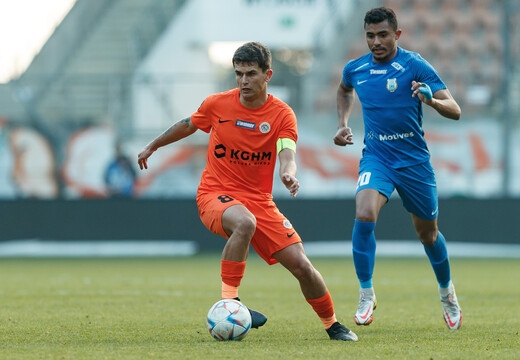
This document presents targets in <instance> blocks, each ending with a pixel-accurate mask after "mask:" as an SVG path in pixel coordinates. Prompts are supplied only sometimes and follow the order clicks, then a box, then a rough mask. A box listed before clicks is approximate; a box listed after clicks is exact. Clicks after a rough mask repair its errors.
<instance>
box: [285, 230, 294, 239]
mask: <svg viewBox="0 0 520 360" xmlns="http://www.w3.org/2000/svg"><path fill="white" fill-rule="evenodd" d="M294 234H296V231H294V232H293V233H292V234H291V235H289V234H286V235H287V237H288V238H290V237H292V236H293V235H294Z"/></svg>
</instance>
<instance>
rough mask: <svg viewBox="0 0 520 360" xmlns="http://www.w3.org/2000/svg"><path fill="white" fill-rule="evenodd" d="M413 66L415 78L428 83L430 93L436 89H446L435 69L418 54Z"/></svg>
mask: <svg viewBox="0 0 520 360" xmlns="http://www.w3.org/2000/svg"><path fill="white" fill-rule="evenodd" d="M414 67H415V71H416V76H415V78H416V80H417V81H419V82H422V83H425V84H428V86H429V87H430V89H431V90H432V93H435V92H436V91H438V90H442V89H446V85H445V84H444V82H443V81H442V79H441V78H440V76H439V74H438V73H437V71H436V70H435V69H434V68H433V66H432V65H431V64H430V63H429V62H428V61H426V60H425V59H424V58H422V57H421V56H420V55H417V57H416V59H415V64H414Z"/></svg>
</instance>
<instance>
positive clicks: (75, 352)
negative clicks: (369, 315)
mask: <svg viewBox="0 0 520 360" xmlns="http://www.w3.org/2000/svg"><path fill="white" fill-rule="evenodd" d="M219 258H220V257H219V255H217V254H215V255H201V256H196V257H190V258H159V259H2V260H1V261H0V273H1V280H0V299H1V307H0V359H24V360H25V359H62V360H66V359H204V358H206V359H209V358H214V359H289V358H291V359H479V358H482V359H513V358H517V359H518V358H520V336H519V331H520V286H519V284H520V261H518V260H514V259H507V260H504V259H496V260H495V259H493V260H490V259H452V271H453V278H454V282H455V284H456V288H457V294H458V297H459V301H460V303H461V306H462V308H463V310H464V321H463V327H462V329H460V330H459V331H449V330H448V329H447V328H446V326H445V324H444V321H443V319H442V311H441V305H440V302H439V299H438V292H437V287H436V283H435V280H434V275H433V272H432V271H431V269H430V265H429V262H428V261H427V260H426V257H425V258H417V259H409V258H408V259H398V258H381V259H377V261H376V269H375V278H374V285H375V288H376V294H377V296H378V301H379V303H378V308H377V310H376V311H375V317H374V318H375V320H374V322H373V323H372V325H370V326H368V327H357V326H355V325H354V322H353V320H352V316H353V314H354V312H355V309H356V307H357V296H358V285H357V281H356V280H355V275H354V268H353V265H352V260H351V259H350V258H348V259H347V258H344V259H341V258H330V259H325V258H312V261H313V263H314V265H315V266H316V268H318V270H320V272H321V273H322V275H323V276H324V278H325V281H326V282H327V285H328V287H329V290H330V291H331V294H332V297H333V300H334V302H335V307H336V314H337V315H338V318H339V319H340V321H342V322H343V323H344V324H345V325H346V326H347V327H349V328H351V329H353V330H354V331H355V332H356V333H357V334H358V336H359V338H360V341H359V342H357V343H345V342H339V341H330V340H328V337H327V335H326V333H325V331H324V330H323V328H322V325H321V322H320V321H319V320H318V318H317V317H316V316H315V314H314V313H313V312H312V310H311V308H310V306H309V305H308V304H307V303H306V302H305V301H304V299H303V297H302V295H301V293H300V291H299V287H298V285H297V282H296V280H295V279H293V278H292V277H291V275H290V274H289V273H288V272H287V271H286V270H285V269H283V268H282V267H281V266H280V265H275V266H271V267H269V266H267V265H266V264H265V263H263V262H262V261H261V260H260V259H259V258H257V257H251V258H250V260H249V262H248V266H247V268H246V276H245V278H244V280H243V281H242V286H241V288H240V296H241V298H242V300H243V301H244V303H245V304H246V305H248V306H251V308H253V309H257V310H260V311H262V312H264V313H265V314H266V315H267V316H268V317H269V320H268V322H267V324H266V325H265V326H264V327H263V328H261V329H258V330H254V329H253V330H252V331H251V332H250V333H249V335H248V336H247V337H246V338H245V339H244V340H243V341H242V342H217V341H215V340H213V339H212V338H211V337H210V335H209V333H208V332H207V330H206V327H205V316H206V312H207V310H208V309H209V308H210V306H211V305H212V304H213V303H214V302H215V301H216V300H218V299H219V295H220V276H219V266H220V261H219Z"/></svg>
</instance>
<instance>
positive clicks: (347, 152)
mask: <svg viewBox="0 0 520 360" xmlns="http://www.w3.org/2000/svg"><path fill="white" fill-rule="evenodd" d="M425 134H426V135H425V136H426V140H427V141H428V144H429V149H430V152H431V154H432V163H433V166H434V168H435V170H436V176H437V182H438V191H439V196H440V197H441V198H450V197H470V198H494V197H499V196H501V194H502V193H503V192H502V188H501V186H502V183H503V182H502V173H503V162H502V160H501V159H502V158H503V157H502V153H501V152H502V146H501V128H500V126H499V124H498V123H496V122H482V123H475V122H469V123H463V122H458V123H456V126H454V125H453V124H452V123H451V122H446V123H445V124H442V125H435V126H434V127H428V128H426V132H425ZM517 135H520V134H517ZM355 136H356V138H355V140H356V143H355V145H353V146H350V147H337V146H334V145H333V144H332V141H331V139H329V138H327V139H325V138H324V139H321V138H316V137H315V136H314V134H311V133H310V131H308V130H307V129H306V128H305V127H301V126H300V133H299V141H298V150H297V162H298V178H299V180H300V183H301V188H300V193H299V197H301V198H323V199H327V198H338V197H339V198H353V197H354V193H355V188H356V183H357V176H358V162H359V158H360V156H361V151H362V147H363V141H362V134H355ZM515 137H517V136H513V138H515ZM330 138H332V136H331V137H330ZM150 140H151V139H147V140H146V141H144V140H137V139H131V140H128V141H127V142H121V143H118V141H117V139H116V132H115V131H114V129H113V128H111V127H110V126H106V125H103V126H89V127H84V128H81V129H78V130H77V131H74V132H72V133H71V134H70V136H68V138H66V140H65V141H64V142H63V143H62V144H57V145H56V144H55V145H54V146H51V143H50V142H49V141H48V140H47V139H46V137H45V136H44V135H43V134H42V133H40V132H38V131H37V130H36V129H34V128H31V127H27V126H13V127H10V126H7V125H6V124H4V125H3V126H2V127H0V169H1V170H0V198H1V199H23V198H35V199H58V198H60V199H82V198H109V197H113V196H117V197H131V198H149V199H150V198H192V197H194V196H195V194H196V191H197V186H198V184H199V180H200V175H201V173H202V170H203V168H204V166H205V162H206V152H207V146H206V145H204V144H202V143H201V144H195V143H193V142H187V141H186V142H184V141H181V142H179V143H177V144H173V145H170V146H167V147H164V148H161V149H159V150H158V151H157V152H156V153H155V154H154V155H153V156H152V157H151V158H150V159H149V162H148V165H149V169H148V170H146V171H140V170H139V169H138V166H137V154H138V153H139V151H140V150H141V148H142V147H143V146H144V145H145V144H146V142H148V141H150ZM512 146H513V148H512V149H511V152H512V153H513V155H512V157H513V158H516V159H518V158H520V145H518V143H514V144H512ZM122 158H123V159H124V161H123V162H121V159H122ZM115 160H118V161H115ZM121 163H123V165H121ZM120 165H121V166H120ZM119 166H120V168H118V167H119ZM109 168H110V169H111V171H112V170H113V174H112V175H108V169H109ZM114 168H115V170H114ZM276 174H277V172H275V181H274V189H273V193H274V195H275V197H281V198H284V197H288V196H289V194H288V192H287V191H286V189H285V188H284V187H283V185H282V184H281V182H280V181H278V179H277V175H276ZM510 175H511V177H512V178H511V181H510V183H511V184H513V188H512V189H511V195H512V196H513V197H518V196H520V168H519V167H518V165H515V166H514V167H513V169H512V171H511V172H510ZM118 186H120V187H122V188H123V187H124V189H122V190H121V192H119V193H118V192H117V187H118ZM114 188H116V191H114Z"/></svg>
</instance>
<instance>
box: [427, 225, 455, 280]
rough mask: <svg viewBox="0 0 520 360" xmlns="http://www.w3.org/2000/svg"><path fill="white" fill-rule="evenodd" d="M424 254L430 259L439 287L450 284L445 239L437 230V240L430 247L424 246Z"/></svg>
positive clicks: (448, 260)
mask: <svg viewBox="0 0 520 360" xmlns="http://www.w3.org/2000/svg"><path fill="white" fill-rule="evenodd" d="M424 250H425V251H426V255H428V258H429V259H430V263H431V264H432V268H433V271H434V272H435V276H436V277H437V282H438V283H439V286H440V287H441V288H446V287H448V286H449V285H450V280H451V272H450V259H449V257H448V249H447V247H446V239H444V236H443V235H442V234H441V232H440V231H439V232H438V235H437V241H435V244H433V246H432V247H427V246H424Z"/></svg>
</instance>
